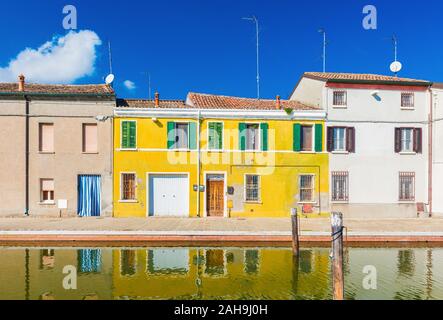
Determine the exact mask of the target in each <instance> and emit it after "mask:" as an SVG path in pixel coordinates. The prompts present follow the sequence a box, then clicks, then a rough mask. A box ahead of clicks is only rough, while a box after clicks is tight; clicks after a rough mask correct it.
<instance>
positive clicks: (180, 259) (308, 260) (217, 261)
mask: <svg viewBox="0 0 443 320" xmlns="http://www.w3.org/2000/svg"><path fill="white" fill-rule="evenodd" d="M302 256H303V255H302ZM113 261H114V280H113V284H114V293H113V295H114V297H115V298H117V299H119V298H120V299H128V298H148V299H168V298H171V297H174V298H177V299H180V298H183V299H187V298H194V299H213V298H227V299H237V298H240V299H242V298H243V299H246V298H260V297H262V298H265V297H274V298H275V297H280V298H281V299H291V298H294V297H295V295H294V281H293V277H294V270H293V269H292V268H291V265H292V253H291V251H290V250H276V249H261V250H259V249H253V248H252V249H238V248H232V249H225V248H223V249H222V248H152V249H137V250H129V249H124V250H116V251H115V252H114V260H113ZM328 263H329V261H328V257H327V255H325V254H321V255H320V254H318V253H316V252H311V251H306V254H305V255H304V256H303V257H302V263H301V267H300V269H297V272H299V274H297V282H296V285H297V286H302V287H303V288H302V289H300V292H303V294H304V295H306V294H308V296H312V297H320V298H326V297H327V295H328V287H327V281H328V279H327V277H325V276H322V277H315V274H314V273H316V272H318V273H319V274H325V273H327V270H328ZM312 281H314V282H315V283H314V285H313V284H312ZM325 281H326V283H323V282H325Z"/></svg>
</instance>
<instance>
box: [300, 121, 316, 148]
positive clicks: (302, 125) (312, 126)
mask: <svg viewBox="0 0 443 320" xmlns="http://www.w3.org/2000/svg"><path fill="white" fill-rule="evenodd" d="M303 127H311V130H312V135H311V136H312V138H311V150H303ZM300 149H301V150H300V153H315V125H314V124H301V127H300Z"/></svg>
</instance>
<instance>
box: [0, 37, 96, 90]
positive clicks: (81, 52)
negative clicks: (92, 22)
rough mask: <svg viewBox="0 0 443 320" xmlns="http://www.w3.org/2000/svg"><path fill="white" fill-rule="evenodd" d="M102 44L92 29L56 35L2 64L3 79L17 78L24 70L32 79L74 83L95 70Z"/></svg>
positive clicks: (5, 80) (46, 81)
mask: <svg viewBox="0 0 443 320" xmlns="http://www.w3.org/2000/svg"><path fill="white" fill-rule="evenodd" d="M99 45H101V40H100V38H99V37H98V35H97V34H96V33H95V32H93V31H89V30H82V31H79V32H75V31H71V32H69V33H68V34H67V35H65V36H56V37H54V38H53V39H52V40H51V41H48V42H46V43H45V44H43V45H42V46H40V47H39V48H38V49H32V48H26V49H24V50H23V51H22V52H20V53H19V54H18V55H17V57H16V58H14V59H12V60H11V61H10V62H9V65H8V66H6V67H3V68H2V67H0V82H15V81H17V77H18V75H20V74H24V75H25V76H26V81H29V82H38V83H72V82H74V81H76V80H78V79H80V78H83V77H85V76H89V75H91V74H92V73H93V72H94V70H95V60H96V58H97V53H96V46H99Z"/></svg>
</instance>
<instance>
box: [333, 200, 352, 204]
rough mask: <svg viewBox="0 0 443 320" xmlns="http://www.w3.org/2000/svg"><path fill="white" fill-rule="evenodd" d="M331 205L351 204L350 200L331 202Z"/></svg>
mask: <svg viewBox="0 0 443 320" xmlns="http://www.w3.org/2000/svg"><path fill="white" fill-rule="evenodd" d="M331 203H336V204H349V200H331Z"/></svg>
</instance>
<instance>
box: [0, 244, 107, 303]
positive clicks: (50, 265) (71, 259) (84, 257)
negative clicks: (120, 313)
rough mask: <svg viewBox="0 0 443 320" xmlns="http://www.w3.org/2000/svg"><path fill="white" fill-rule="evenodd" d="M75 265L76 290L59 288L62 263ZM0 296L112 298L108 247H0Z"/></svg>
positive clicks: (26, 297)
mask: <svg viewBox="0 0 443 320" xmlns="http://www.w3.org/2000/svg"><path fill="white" fill-rule="evenodd" d="M68 265H72V266H75V267H76V268H77V272H78V278H77V287H78V289H77V290H65V289H64V288H63V285H62V284H63V279H64V277H65V276H66V274H63V268H64V267H65V266H68ZM1 269H2V272H1V274H2V275H1V276H0V300H4V299H17V300H23V299H25V300H28V299H30V300H61V299H63V300H65V299H68V300H71V299H72V300H75V299H112V251H110V250H99V249H97V250H96V249H94V250H77V249H69V248H64V249H55V250H54V249H24V248H23V249H21V248H14V249H11V250H2V266H1Z"/></svg>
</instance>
